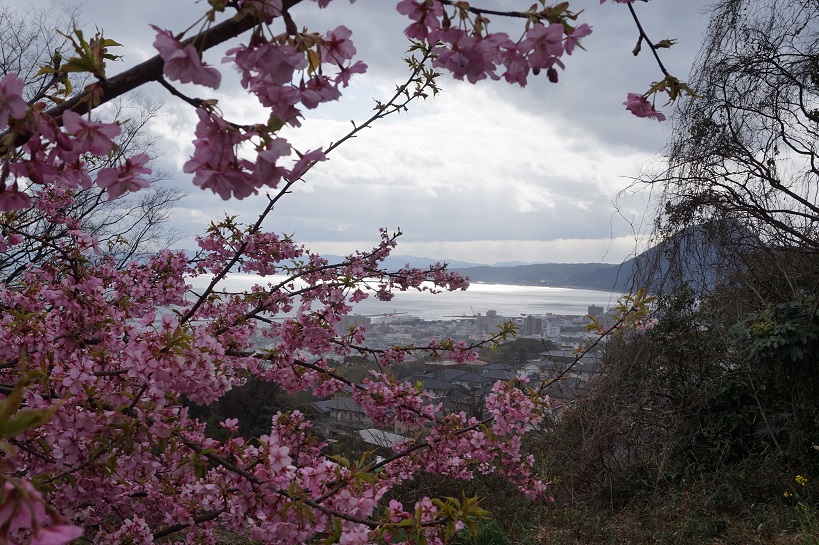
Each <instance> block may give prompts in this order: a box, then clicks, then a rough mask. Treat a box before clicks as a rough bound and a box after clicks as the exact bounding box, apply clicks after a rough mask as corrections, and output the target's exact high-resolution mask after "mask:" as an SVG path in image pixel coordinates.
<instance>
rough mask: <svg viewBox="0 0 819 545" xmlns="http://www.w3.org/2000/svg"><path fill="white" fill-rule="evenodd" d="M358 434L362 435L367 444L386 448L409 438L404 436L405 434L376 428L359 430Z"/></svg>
mask: <svg viewBox="0 0 819 545" xmlns="http://www.w3.org/2000/svg"><path fill="white" fill-rule="evenodd" d="M358 435H360V436H361V438H362V439H363V440H364V442H365V443H367V444H370V445H374V446H376V447H385V448H389V447H391V446H393V445H394V444H395V443H397V442H399V441H406V440H407V438H406V437H404V436H403V435H398V434H395V433H390V432H388V431H382V430H377V429H375V428H367V429H366V430H358Z"/></svg>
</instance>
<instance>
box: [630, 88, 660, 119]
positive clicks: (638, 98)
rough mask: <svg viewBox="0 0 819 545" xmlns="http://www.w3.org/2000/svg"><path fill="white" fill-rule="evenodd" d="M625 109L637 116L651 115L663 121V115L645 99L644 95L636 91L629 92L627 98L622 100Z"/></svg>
mask: <svg viewBox="0 0 819 545" xmlns="http://www.w3.org/2000/svg"><path fill="white" fill-rule="evenodd" d="M623 105H624V106H625V107H626V110H628V111H630V112H631V113H633V114H634V115H636V116H637V117H653V118H654V119H656V120H657V121H665V115H663V114H662V112H658V111H657V110H655V109H654V105H653V104H651V103H650V102H649V101H648V100H646V98H645V96H643V95H640V94H637V93H629V94H628V99H627V100H626V101H625V102H623Z"/></svg>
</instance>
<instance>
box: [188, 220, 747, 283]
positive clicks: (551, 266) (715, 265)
mask: <svg viewBox="0 0 819 545" xmlns="http://www.w3.org/2000/svg"><path fill="white" fill-rule="evenodd" d="M757 245H758V242H757V241H756V239H755V238H754V237H753V236H752V235H751V234H750V233H748V232H747V231H746V230H744V229H743V228H742V227H741V226H737V225H734V226H725V225H719V226H715V225H709V226H701V225H698V226H693V227H688V228H686V229H683V230H682V231H680V232H678V233H676V234H674V235H672V236H670V237H668V238H666V239H665V240H663V241H661V242H659V243H658V244H656V245H655V246H653V247H651V248H649V249H648V250H646V251H645V252H643V253H641V254H640V255H638V256H636V257H633V258H631V259H629V260H627V261H625V262H623V263H622V264H619V265H614V264H610V263H534V264H533V263H525V262H520V261H509V262H501V263H495V264H494V265H486V264H477V263H470V262H467V261H458V260H454V259H451V260H448V259H431V258H428V257H416V256H408V255H395V256H390V257H388V258H387V259H386V260H385V261H384V267H385V268H386V269H387V270H395V269H400V268H402V267H404V266H405V265H407V264H408V265H410V266H411V267H416V268H420V269H426V268H428V267H429V266H430V265H433V264H434V263H436V262H438V261H441V262H446V263H447V264H448V265H449V269H450V270H452V271H456V272H459V273H461V274H464V275H466V276H468V277H469V278H470V280H471V281H472V282H485V283H488V284H512V285H523V286H546V287H553V288H577V289H589V290H600V291H606V292H621V293H625V292H630V291H634V288H635V287H636V286H646V287H648V288H649V289H650V290H651V291H652V292H654V293H658V292H661V291H664V290H673V289H674V288H675V286H679V285H680V284H681V283H683V282H684V283H686V284H688V285H689V286H691V287H692V288H694V289H695V290H697V291H703V290H708V289H710V288H711V287H713V286H714V285H716V284H717V283H719V282H721V281H723V280H724V279H726V278H727V277H728V276H729V275H730V274H731V273H732V272H733V271H735V270H736V267H737V266H738V265H736V259H735V257H736V255H737V250H738V249H739V251H740V252H741V251H742V250H752V249H753V248H754V247H757ZM194 253H195V252H189V253H188V255H193V254H194ZM324 257H325V258H326V259H328V260H329V261H330V262H331V263H333V262H336V263H337V262H340V261H343V260H344V257H343V256H337V255H325V256H324Z"/></svg>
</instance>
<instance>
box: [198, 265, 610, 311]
mask: <svg viewBox="0 0 819 545" xmlns="http://www.w3.org/2000/svg"><path fill="white" fill-rule="evenodd" d="M273 278H274V281H275V280H280V278H277V277H273ZM281 279H283V278H281ZM268 281H270V278H269V277H268V278H261V277H259V276H256V275H251V274H242V273H231V274H229V275H228V276H227V278H226V279H225V280H224V281H223V282H222V284H220V288H221V289H225V290H226V291H244V290H249V289H250V288H251V287H252V286H253V285H255V284H259V283H261V284H263V285H265V284H266V283H267V282H268ZM188 283H189V284H191V285H192V286H193V288H194V290H201V289H204V287H205V286H206V285H207V279H205V278H203V277H200V278H193V279H189V280H188ZM619 296H620V294H612V293H608V292H602V291H594V290H581V289H571V288H549V287H541V286H513V285H507V284H478V283H474V284H472V285H471V286H470V287H469V289H468V290H466V291H457V292H443V293H438V294H431V293H429V292H417V291H407V292H397V293H396V294H395V297H394V298H393V299H392V301H388V302H384V301H378V300H377V299H375V297H374V296H373V295H371V296H370V297H369V298H367V299H365V300H364V301H362V302H360V303H357V304H356V305H354V307H353V311H352V312H351V314H361V315H366V316H371V317H372V318H373V319H375V320H377V319H378V318H379V317H380V316H385V315H392V314H398V315H401V316H403V315H407V316H417V317H419V318H422V319H424V320H454V319H457V318H458V317H460V316H472V315H473V314H478V313H481V314H486V311H488V310H494V311H497V313H498V314H499V315H500V316H506V317H509V318H512V317H515V316H520V315H527V314H548V313H551V314H564V315H565V314H574V315H585V314H587V313H588V307H589V306H590V305H597V306H602V307H603V308H608V307H610V306H612V305H614V304H615V303H616V302H617V298H618V297H619Z"/></svg>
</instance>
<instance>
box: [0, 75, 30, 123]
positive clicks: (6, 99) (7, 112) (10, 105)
mask: <svg viewBox="0 0 819 545" xmlns="http://www.w3.org/2000/svg"><path fill="white" fill-rule="evenodd" d="M23 84H24V82H23V78H21V77H20V76H18V75H17V74H14V73H10V74H6V75H5V76H4V77H3V79H0V129H5V128H6V127H7V126H8V124H9V118H10V117H11V118H12V119H23V118H24V117H25V116H26V113H28V103H27V102H26V101H25V100H24V99H23Z"/></svg>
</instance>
